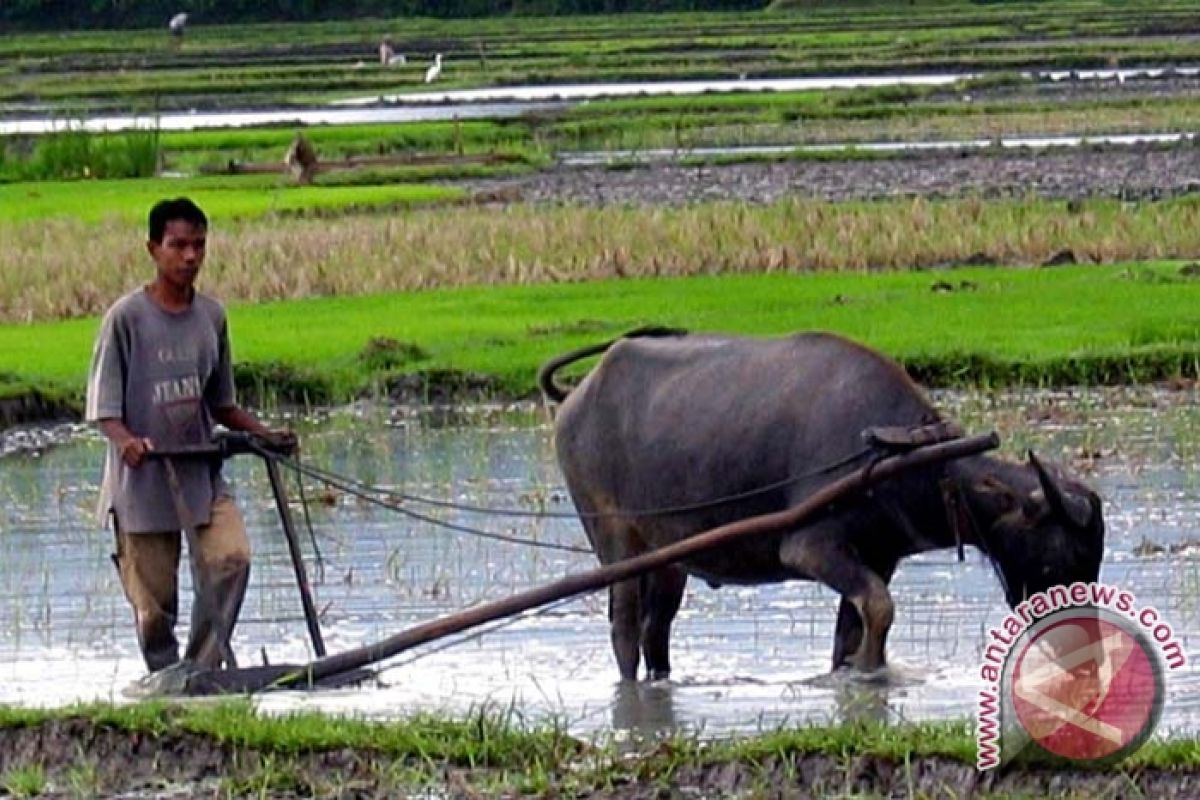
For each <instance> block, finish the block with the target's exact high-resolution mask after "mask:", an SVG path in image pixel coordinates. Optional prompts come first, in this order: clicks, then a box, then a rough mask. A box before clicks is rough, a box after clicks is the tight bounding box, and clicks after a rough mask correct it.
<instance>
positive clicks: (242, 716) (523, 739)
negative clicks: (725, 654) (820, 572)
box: [0, 701, 1198, 799]
mask: <svg viewBox="0 0 1200 800" xmlns="http://www.w3.org/2000/svg"><path fill="white" fill-rule="evenodd" d="M68 732H73V733H68ZM71 735H74V736H77V737H79V740H78V741H76V742H75V743H74V745H73V746H72V747H67V748H64V747H63V745H64V744H65V741H64V740H66V739H67V738H68V737H69V736H71ZM35 737H36V738H37V739H38V740H39V741H41V742H43V743H44V744H43V747H42V748H39V752H40V753H41V755H40V757H39V758H31V757H29V756H21V755H19V753H20V752H22V751H21V750H19V749H18V748H17V745H21V746H27V743H28V742H30V741H33V740H34V738H35ZM0 739H3V740H4V741H6V742H9V743H11V744H12V745H13V753H12V754H11V755H9V754H8V753H5V754H3V755H0V764H2V765H3V767H4V768H3V770H2V771H0V786H2V787H3V788H5V790H6V791H7V792H8V793H10V794H13V795H16V796H33V795H36V794H42V793H47V792H55V793H62V792H64V791H66V790H71V793H72V794H73V795H74V796H96V795H99V794H106V795H107V793H109V792H113V791H121V790H124V791H126V792H130V791H133V790H135V789H136V788H137V786H138V785H139V784H140V783H143V782H146V781H147V780H148V779H149V778H148V776H145V775H143V774H142V773H143V772H144V771H143V770H141V769H139V765H137V764H134V763H129V762H127V761H126V760H127V759H134V758H142V757H144V756H140V755H138V754H137V748H136V747H130V745H129V743H130V742H131V741H132V742H137V741H142V740H145V741H146V742H147V743H149V744H151V745H154V746H158V745H162V746H163V747H165V748H166V752H163V753H161V754H160V755H159V757H158V758H157V759H156V763H155V772H154V776H153V780H154V781H155V785H156V786H157V787H160V788H161V786H162V784H163V783H164V782H166V784H167V785H168V786H170V785H171V784H188V783H192V785H193V788H196V787H198V786H199V784H197V783H194V782H195V781H198V780H201V779H202V778H204V777H205V776H207V777H208V778H209V779H210V780H212V781H215V779H213V778H212V776H213V775H214V774H216V775H220V776H222V777H221V778H220V780H219V782H216V785H214V786H212V787H211V788H212V789H213V790H214V792H215V793H219V794H220V795H222V796H225V795H233V796H245V795H254V796H259V797H267V796H277V794H278V793H283V794H284V795H285V796H291V795H292V794H299V795H302V796H320V797H341V796H345V795H346V793H347V792H348V791H351V790H352V791H354V792H362V791H364V790H365V791H368V792H370V793H371V794H372V796H376V794H375V793H379V794H381V795H390V796H399V795H404V796H409V795H410V794H412V793H413V792H419V793H421V794H436V795H439V796H440V795H441V794H449V795H451V796H468V797H476V796H512V795H538V796H549V795H553V796H572V797H574V796H579V797H592V796H612V795H613V794H614V793H616V794H619V796H621V797H655V796H657V797H662V796H668V795H670V796H674V795H673V794H672V787H674V788H675V791H676V792H678V791H679V789H680V788H681V787H685V790H690V791H691V792H696V793H704V794H708V795H710V796H716V795H720V796H725V792H724V791H723V781H728V780H729V778H730V776H731V774H732V773H736V774H737V777H738V779H739V787H740V790H741V792H742V793H745V794H748V795H749V796H762V795H765V796H773V795H774V794H775V793H777V792H779V791H780V790H786V789H788V788H793V787H794V788H797V789H799V788H801V787H803V788H804V789H805V790H807V791H812V792H816V793H818V796H833V795H832V794H828V792H834V791H836V790H837V789H838V788H839V787H845V786H847V785H855V786H859V785H864V788H866V785H869V784H872V783H874V782H876V781H878V782H880V783H896V784H898V785H899V786H901V787H903V786H905V785H907V787H908V790H909V794H910V796H914V797H925V796H937V797H945V798H957V797H960V796H963V797H966V796H970V797H989V798H995V797H1028V796H1035V795H1036V794H1037V792H1038V790H1039V788H1044V787H1041V786H1040V783H1041V780H1042V776H1041V775H1040V774H1039V772H1038V770H1037V769H1036V768H1035V769H1030V770H1028V771H1027V769H1026V768H1024V767H1022V766H1020V765H1017V766H1015V767H1011V768H1009V769H1006V770H1005V773H1006V778H1005V783H1006V784H1007V785H1008V786H1010V787H1012V788H1011V789H1010V790H1008V791H1001V792H999V793H996V794H993V793H992V791H990V790H989V789H988V787H987V785H986V782H985V785H984V786H982V787H980V786H974V787H972V788H971V791H970V793H969V794H966V793H964V794H961V795H960V794H959V792H960V791H964V792H965V791H966V787H962V786H961V785H954V784H949V785H948V784H946V783H945V781H946V780H947V779H948V778H950V776H953V777H954V778H958V779H960V780H961V779H962V778H963V777H968V779H969V778H970V777H972V776H962V775H959V774H958V773H959V772H961V771H962V768H965V769H966V771H971V772H973V768H974V767H973V765H974V760H975V752H974V751H975V747H974V738H973V735H972V731H971V726H970V724H969V723H967V722H965V721H958V722H942V723H925V724H902V725H882V724H878V723H857V724H843V725H833V726H828V727H818V726H811V727H794V728H785V729H780V730H773V731H764V732H762V733H760V734H758V735H753V736H746V737H739V738H737V739H729V740H716V741H710V740H704V739H701V738H700V737H698V736H697V735H695V734H687V733H677V734H674V735H672V736H668V737H665V738H661V739H656V740H653V741H650V742H641V743H634V744H630V743H624V744H621V743H618V742H616V741H615V740H607V741H606V740H604V739H600V738H596V739H593V740H591V741H588V740H584V739H580V738H577V737H574V736H571V735H569V734H568V733H567V732H566V730H565V727H564V726H563V725H562V724H561V723H557V722H555V721H549V722H544V723H540V724H533V723H529V722H525V721H522V720H521V718H520V717H519V716H518V715H517V714H515V713H514V712H513V711H512V710H509V711H508V712H505V711H502V710H495V709H493V710H489V709H480V710H479V711H477V712H472V713H470V714H469V715H467V716H465V717H464V718H462V719H440V718H432V717H428V716H423V715H421V716H412V717H408V718H404V719H401V720H399V721H396V722H386V723H382V722H368V721H362V720H350V719H344V718H338V717H329V716H323V715H320V714H316V713H303V714H295V715H292V716H288V717H282V718H272V717H267V716H265V715H261V714H258V713H255V711H254V710H253V708H252V706H251V705H250V704H249V703H247V702H243V701H225V702H220V703H215V704H202V705H194V706H182V707H180V706H169V705H164V704H162V703H143V704H139V705H134V706H125V707H114V706H110V705H99V704H98V705H90V706H82V707H78V708H68V709H63V710H56V711H41V710H25V709H0ZM171 745H173V746H171ZM92 748H95V752H94V751H93V749H92ZM101 751H103V752H104V760H98V759H99V758H100V752H101ZM193 751H198V752H200V753H204V754H206V755H204V756H203V757H202V758H203V762H201V760H200V758H196V759H189V758H188V755H187V754H188V753H189V752H193ZM64 752H66V753H67V754H68V755H69V757H67V758H64V757H63V755H62V753H64ZM1197 754H1198V750H1197V746H1196V742H1195V740H1193V739H1187V738H1180V739H1172V740H1166V741H1157V740H1156V741H1152V742H1150V743H1149V744H1147V745H1146V746H1144V747H1143V748H1142V749H1141V750H1139V751H1137V752H1136V753H1134V754H1133V755H1132V756H1130V757H1129V758H1128V759H1127V760H1125V761H1124V762H1123V763H1121V764H1120V765H1118V766H1116V767H1108V768H1107V769H1105V770H1102V771H1087V770H1084V769H1081V768H1078V767H1076V768H1074V769H1071V770H1070V773H1071V774H1070V775H1069V778H1070V780H1069V781H1064V785H1063V786H1061V787H1060V788H1058V789H1057V790H1056V791H1055V796H1059V797H1064V798H1072V799H1073V798H1082V797H1096V796H1101V795H1100V794H1097V792H1103V793H1104V796H1108V793H1107V792H1106V791H1105V789H1111V788H1113V787H1118V788H1120V789H1121V790H1123V791H1139V792H1140V788H1139V781H1141V780H1143V779H1149V780H1153V781H1156V783H1155V785H1157V786H1158V787H1159V788H1160V790H1162V789H1164V788H1168V787H1170V786H1172V785H1175V784H1178V785H1180V786H1186V781H1187V777H1188V775H1190V774H1191V772H1192V771H1194V769H1195V768H1196V764H1197ZM214 759H215V760H214ZM864 762H870V763H872V764H878V766H879V767H880V768H881V772H879V773H873V774H874V775H875V777H874V778H873V779H872V778H871V777H870V776H869V775H864V774H863V764H864ZM201 763H202V764H203V767H202V766H201ZM214 766H215V769H214ZM815 768H819V769H815ZM201 769H203V774H202V775H201V774H198V772H199V771H200V770H201ZM891 773H894V774H895V775H896V776H897V777H898V780H895V781H888V780H887V779H886V777H884V776H886V775H888V774H891ZM929 773H933V774H932V775H930V774H929ZM1150 773H1156V774H1153V775H1150ZM855 776H857V777H855ZM1066 777H1068V776H1064V778H1066ZM975 782H976V783H978V782H980V778H979V777H977V776H975ZM939 784H940V785H939ZM926 792H933V793H934V794H926ZM1027 792H1028V793H1027ZM1112 796H1116V795H1112ZM1171 796H1179V797H1182V796H1184V795H1182V794H1179V795H1174V794H1172V795H1171Z"/></svg>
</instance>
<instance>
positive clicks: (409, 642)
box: [155, 433, 1000, 695]
mask: <svg viewBox="0 0 1200 800" xmlns="http://www.w3.org/2000/svg"><path fill="white" fill-rule="evenodd" d="M999 443H1000V440H999V437H998V436H997V435H996V434H995V433H989V434H984V435H979V436H972V437H966V438H958V439H952V440H950V441H941V442H935V443H932V444H927V445H923V446H918V447H913V448H912V449H908V450H907V451H906V452H903V453H900V454H897V455H890V456H886V457H880V458H879V459H878V460H876V461H873V462H871V463H870V464H868V465H867V466H865V467H863V468H861V469H859V470H856V471H855V472H852V473H850V474H848V475H845V476H843V477H841V478H839V479H837V480H835V481H832V482H830V483H829V484H827V485H826V486H824V487H822V488H821V489H819V490H818V491H816V492H814V493H813V494H812V495H810V496H809V497H808V498H807V499H806V500H804V502H802V503H800V504H799V505H797V506H794V507H792V508H789V509H786V510H783V511H777V512H773V513H770V514H763V515H760V516H756V517H749V518H747V519H743V520H738V521H737V522H732V523H729V524H726V525H722V526H720V527H717V528H713V529H711V530H708V531H704V532H703V533H699V534H696V535H695V536H692V537H691V538H688V539H685V540H683V541H681V542H676V543H675V544H672V545H670V546H667V547H663V548H660V549H658V550H654V551H652V552H649V553H645V554H643V555H641V556H638V557H636V558H631V559H628V560H625V561H620V562H617V563H615V564H609V565H607V566H602V567H597V568H596V569H592V570H589V571H587V572H581V573H576V574H572V575H567V576H566V577H563V578H560V579H558V580H556V581H553V582H551V583H547V584H544V585H542V586H538V587H535V588H533V589H528V590H526V591H523V592H518V593H517V594H514V595H511V596H509V597H506V598H503V599H501V600H495V601H492V602H488V603H482V604H480V605H477V606H474V607H472V608H468V609H465V610H463V611H459V612H456V613H453V614H448V615H446V616H444V617H441V618H438V619H434V620H431V621H429V622H425V623H422V624H420V625H416V626H415V627H412V628H409V629H407V630H404V631H401V632H400V633H397V634H394V635H392V636H389V637H387V638H385V639H382V640H380V641H378V642H375V643H373V644H369V645H366V646H364V647H359V648H355V649H353V650H348V651H346V652H344V653H337V654H332V655H330V654H327V653H326V651H325V645H324V641H323V639H322V636H321V628H320V624H319V621H318V619H317V614H316V611H315V605H314V603H313V599H312V591H311V589H310V587H309V583H308V577H307V574H306V572H305V569H304V562H303V560H302V558H301V556H300V548H299V542H298V540H297V538H296V533H295V528H294V526H293V524H292V518H291V513H290V511H289V509H288V504H287V494H286V491H285V489H284V485H283V482H282V480H281V479H280V475H279V469H278V460H279V459H280V458H281V454H279V453H276V452H272V451H271V450H269V449H268V448H267V447H265V446H264V445H263V444H261V443H260V442H259V441H258V440H257V439H256V438H255V437H253V436H250V435H246V434H226V435H224V436H222V437H221V438H220V439H218V441H217V442H216V443H215V444H213V445H205V446H200V447H190V448H182V449H178V450H160V451H156V452H155V457H157V458H163V459H166V460H167V463H170V460H172V459H175V458H197V457H199V458H209V459H213V458H222V459H223V458H229V457H231V456H232V455H235V454H238V453H252V454H255V455H258V456H261V457H262V458H263V459H264V461H265V462H266V467H267V474H268V477H269V478H270V481H271V489H272V492H273V493H274V496H275V503H276V507H277V509H278V511H279V517H280V521H281V523H282V525H283V531H284V536H285V537H286V539H287V544H288V550H289V553H290V554H291V558H292V566H293V569H294V571H295V575H296V583H297V587H298V589H299V592H300V600H301V605H302V607H303V609H304V619H305V622H306V624H307V626H308V632H309V636H310V638H311V640H312V645H313V652H315V653H316V654H317V658H316V660H314V661H312V662H310V663H308V664H279V665H267V666H262V667H236V668H229V669H221V670H208V671H198V672H193V673H191V674H189V675H188V676H187V679H186V682H185V685H184V687H183V689H182V693H183V694H191V695H201V694H220V693H230V692H252V691H260V690H265V689H312V688H318V687H335V686H344V685H347V684H351V683H356V682H361V681H362V680H363V679H365V678H367V677H370V676H371V674H372V673H370V672H369V671H368V670H367V668H368V667H370V666H372V665H374V664H378V663H379V662H381V661H384V660H386V659H389V658H392V657H394V656H396V655H399V654H400V653H403V652H405V651H407V650H410V649H412V648H414V647H417V646H419V645H423V644H427V643H429V642H433V641H436V640H438V639H442V638H444V637H446V636H451V635H453V634H457V633H461V632H463V631H466V630H469V629H471V628H475V627H478V626H480V625H483V624H486V623H488V622H494V621H496V620H500V619H504V618H506V617H511V616H514V615H516V614H520V613H522V612H524V611H529V610H531V609H535V608H538V607H540V606H544V605H547V604H549V603H553V602H557V601H559V600H564V599H567V598H570V597H574V596H576V595H581V594H586V593H588V592H592V591H596V590H597V589H602V588H604V587H606V586H609V585H611V584H614V583H618V582H620V581H623V580H627V579H629V578H633V577H636V576H638V575H641V574H643V573H645V572H651V571H653V570H656V569H660V568H662V567H665V566H667V565H668V564H673V563H675V562H678V561H682V560H685V559H687V558H690V557H692V556H694V555H697V554H698V553H701V552H704V551H706V550H711V549H713V548H717V547H723V546H727V545H730V544H733V543H735V542H737V541H738V540H739V539H743V538H746V537H750V536H762V535H764V534H770V533H777V532H780V531H784V530H787V529H789V528H793V527H795V526H797V525H798V524H799V523H801V522H803V521H804V520H806V519H807V518H809V517H811V516H813V515H815V514H818V513H820V512H821V511H823V510H824V509H826V508H828V507H829V506H830V505H832V504H834V503H836V502H838V501H839V500H842V499H843V498H845V497H847V496H848V495H851V494H854V493H856V492H861V491H864V490H866V489H868V488H870V487H871V486H874V485H875V484H878V483H881V482H883V481H886V480H889V479H890V478H893V477H895V476H897V475H899V474H901V473H903V472H906V471H908V470H911V469H916V468H918V467H924V466H929V465H932V464H937V463H940V462H943V461H950V460H953V459H958V458H963V457H966V456H971V455H976V454H978V453H982V452H985V451H987V450H991V449H993V448H995V447H997V446H998V445H999Z"/></svg>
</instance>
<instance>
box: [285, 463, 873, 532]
mask: <svg viewBox="0 0 1200 800" xmlns="http://www.w3.org/2000/svg"><path fill="white" fill-rule="evenodd" d="M875 452H876V450H875V449H874V448H871V447H864V448H862V449H861V450H858V451H857V452H854V453H851V454H850V455H848V456H846V457H844V458H841V459H838V460H837V461H834V462H831V463H829V464H826V465H824V466H822V467H819V468H817V469H814V470H810V471H808V472H803V473H799V474H796V475H789V476H788V477H786V478H783V479H781V480H778V481H775V482H774V483H768V484H766V485H763V486H759V487H757V488H754V489H748V490H747V491H744V492H738V493H736V494H730V495H724V496H722V497H718V498H715V499H713V500H702V501H697V502H694V503H687V504H684V505H677V506H664V507H661V508H647V509H636V510H618V511H581V512H579V513H574V512H568V511H521V510H519V509H513V508H494V507H489V506H479V505H472V504H470V503H455V502H453V501H450V500H441V499H438V498H432V497H422V496H420V495H414V494H407V493H405V492H397V491H395V490H392V489H384V488H382V487H379V486H372V485H371V484H368V483H366V482H365V481H360V480H358V479H356V478H352V477H349V476H347V475H341V474H338V473H336V472H332V471H330V470H326V469H322V468H320V467H307V466H306V467H304V470H306V472H305V473H304V474H306V475H308V476H309V477H312V478H315V479H317V480H319V481H322V482H324V483H328V484H330V485H337V486H338V488H340V489H342V490H343V491H346V492H347V493H349V494H352V495H354V496H356V497H363V495H362V494H361V493H360V491H361V492H368V493H370V494H373V495H381V496H383V497H390V498H394V499H396V500H399V501H402V502H407V503H416V504H419V505H429V506H434V507H436V508H446V509H451V510H454V511H463V512H467V513H472V514H488V515H491V516H497V517H527V518H535V519H545V518H552V519H598V518H614V517H617V518H625V517H654V516H667V515H670V514H683V513H687V512H691V511H701V510H704V509H708V508H714V507H716V506H721V505H725V504H727V503H733V502H737V501H739V500H747V499H749V498H752V497H757V496H759V495H763V494H767V493H769V492H773V491H775V490H777V489H782V488H783V487H785V486H789V485H791V484H793V483H796V482H798V481H801V480H804V479H805V478H813V477H816V476H818V475H824V474H825V473H827V472H832V471H833V470H835V469H838V468H840V467H844V466H846V465H848V464H852V463H854V462H855V461H858V460H859V459H861V458H863V457H865V456H867V455H870V454H872V453H875ZM280 461H281V463H283V464H285V465H286V466H289V467H291V468H293V469H296V468H297V466H298V465H293V464H291V463H289V460H288V459H282V458H281V459H280ZM335 482H336V483H335ZM339 484H340V485H339ZM349 487H354V488H349ZM363 499H367V498H366V497H363ZM390 507H391V506H389V508H390ZM412 513H415V512H412Z"/></svg>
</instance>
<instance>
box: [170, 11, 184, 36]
mask: <svg viewBox="0 0 1200 800" xmlns="http://www.w3.org/2000/svg"><path fill="white" fill-rule="evenodd" d="M187 21H188V15H187V13H186V12H184V11H180V12H179V13H178V14H176V15H175V16H173V17H171V20H170V21H169V22H168V23H167V30H169V31H170V32H171V35H172V36H183V32H184V30H185V29H186V28H187Z"/></svg>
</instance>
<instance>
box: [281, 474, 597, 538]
mask: <svg viewBox="0 0 1200 800" xmlns="http://www.w3.org/2000/svg"><path fill="white" fill-rule="evenodd" d="M279 462H280V463H281V464H283V465H284V466H285V467H287V468H288V469H291V470H294V471H296V472H297V473H299V474H301V475H307V476H308V477H310V478H316V479H317V480H320V481H322V482H324V483H326V484H328V485H329V486H332V487H334V488H336V489H341V490H342V491H343V492H346V493H347V494H351V495H354V496H355V497H358V498H360V499H362V500H365V501H367V502H368V503H373V504H375V505H377V506H380V507H381V508H386V509H389V510H391V511H396V512H399V513H401V514H404V515H405V516H407V517H410V518H411V519H415V520H419V521H421V522H427V523H429V524H430V525H437V526H439V527H442V528H447V529H449V530H452V531H458V532H459V533H466V534H470V535H472V536H478V537H480V538H481V539H493V540H495V541H499V542H507V543H509V544H524V545H528V546H530V547H541V548H544V549H547V550H563V551H565V552H568V553H589V554H590V553H591V552H592V551H591V549H590V548H584V547H575V546H573V545H569V544H558V543H556V542H539V541H537V540H536V539H522V538H521V537H519V536H505V535H504V534H502V533H493V532H492V531H485V530H482V529H480V528H472V527H470V526H468V525H460V524H458V523H456V522H447V521H445V520H440V519H437V518H436V517H431V516H429V515H428V514H422V513H420V512H418V511H413V510H412V509H409V508H404V507H403V506H401V505H399V504H398V503H392V502H388V501H387V500H383V499H380V498H379V497H375V496H373V495H372V494H369V493H367V492H362V491H358V490H356V489H354V488H353V487H352V486H350V485H348V483H347V482H344V481H342V480H340V479H331V478H329V477H327V476H323V475H321V474H320V471H319V470H315V469H312V468H311V467H306V466H304V465H303V464H300V463H298V462H296V461H293V460H292V459H284V458H281V459H279Z"/></svg>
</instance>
